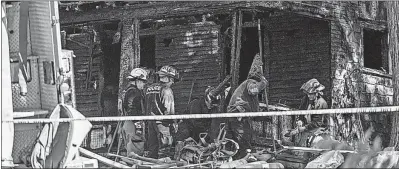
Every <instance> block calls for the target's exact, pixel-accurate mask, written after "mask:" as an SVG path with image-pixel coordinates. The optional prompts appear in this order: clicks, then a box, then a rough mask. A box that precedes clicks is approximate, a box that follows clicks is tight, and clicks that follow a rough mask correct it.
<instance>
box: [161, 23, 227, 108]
mask: <svg viewBox="0 0 399 169" xmlns="http://www.w3.org/2000/svg"><path fill="white" fill-rule="evenodd" d="M219 30H220V27H219V26H217V25H214V24H209V23H207V24H203V23H199V24H192V25H189V26H171V27H165V28H162V29H160V30H158V32H157V34H156V52H155V61H156V66H157V67H158V69H159V68H160V67H161V66H164V65H173V66H174V67H176V68H177V69H178V71H179V73H180V76H181V77H182V81H180V82H178V83H175V84H174V85H173V87H172V89H173V92H174V97H175V109H176V112H177V113H180V114H181V113H183V112H184V109H185V107H186V104H187V102H188V100H189V96H190V90H191V86H192V83H193V81H194V80H195V79H196V80H195V84H194V89H193V94H192V97H193V98H194V97H199V96H202V95H203V94H204V91H205V89H206V87H207V86H216V85H217V84H218V82H219V79H220V73H221V61H220V55H219V38H218V36H219Z"/></svg>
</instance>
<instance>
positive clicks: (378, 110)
mask: <svg viewBox="0 0 399 169" xmlns="http://www.w3.org/2000/svg"><path fill="white" fill-rule="evenodd" d="M398 111H399V106H384V107H364V108H345V109H322V110H294V111H270V112H247V113H218V114H190V115H165V116H121V117H88V118H61V119H15V120H6V121H2V122H3V123H14V124H16V123H52V122H70V121H75V120H88V121H91V122H92V121H98V122H100V121H126V120H173V119H203V118H230V117H260V116H292V115H312V114H357V113H381V112H391V113H392V112H398Z"/></svg>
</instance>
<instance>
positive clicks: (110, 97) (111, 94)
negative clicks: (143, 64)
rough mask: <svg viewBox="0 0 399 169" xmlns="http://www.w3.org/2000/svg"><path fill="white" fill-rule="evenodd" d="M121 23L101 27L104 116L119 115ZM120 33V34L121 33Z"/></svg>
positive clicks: (116, 22) (111, 23) (105, 24)
mask: <svg viewBox="0 0 399 169" xmlns="http://www.w3.org/2000/svg"><path fill="white" fill-rule="evenodd" d="M118 24H119V21H114V22H109V23H104V24H102V25H101V26H100V38H101V49H102V51H103V60H102V69H103V76H104V88H103V91H102V93H101V102H102V103H101V104H102V107H103V113H102V114H103V116H116V115H118V107H117V105H118V89H119V73H120V59H121V39H120V38H119V39H118V38H117V37H118V35H117V34H118V32H119V31H121V30H120V28H119V27H118ZM119 33H120V32H119Z"/></svg>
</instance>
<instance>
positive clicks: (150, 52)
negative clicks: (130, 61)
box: [140, 35, 156, 69]
mask: <svg viewBox="0 0 399 169" xmlns="http://www.w3.org/2000/svg"><path fill="white" fill-rule="evenodd" d="M140 67H146V68H150V69H155V68H156V65H155V35H145V36H140Z"/></svg>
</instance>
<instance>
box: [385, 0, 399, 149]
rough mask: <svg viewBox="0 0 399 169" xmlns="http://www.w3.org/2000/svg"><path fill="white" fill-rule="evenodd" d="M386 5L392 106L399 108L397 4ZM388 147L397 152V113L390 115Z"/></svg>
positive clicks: (398, 123) (398, 141) (398, 10)
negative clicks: (390, 129) (393, 148)
mask: <svg viewBox="0 0 399 169" xmlns="http://www.w3.org/2000/svg"><path fill="white" fill-rule="evenodd" d="M387 3H388V12H387V14H388V18H387V21H388V39H389V42H388V45H389V55H390V58H391V63H392V85H393V104H394V105H395V106H399V47H398V45H399V39H398V38H399V37H398V34H399V28H398V24H399V16H398V15H399V2H396V1H390V2H387ZM391 119H392V125H391V128H392V131H391V140H390V146H391V147H395V149H396V150H399V128H398V126H399V112H395V113H392V118H391Z"/></svg>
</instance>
